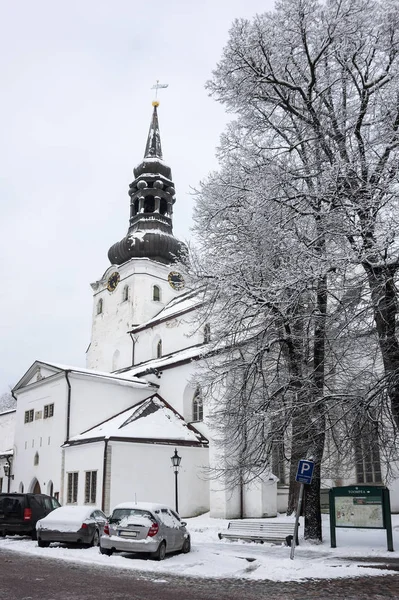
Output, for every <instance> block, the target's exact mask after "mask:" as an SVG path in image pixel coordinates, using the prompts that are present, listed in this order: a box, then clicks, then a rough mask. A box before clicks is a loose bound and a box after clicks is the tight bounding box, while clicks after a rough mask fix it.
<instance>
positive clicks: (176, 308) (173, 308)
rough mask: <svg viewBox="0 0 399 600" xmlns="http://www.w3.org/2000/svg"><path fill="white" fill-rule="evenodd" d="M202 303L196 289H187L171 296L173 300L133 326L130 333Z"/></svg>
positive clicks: (151, 325) (200, 295) (187, 310)
mask: <svg viewBox="0 0 399 600" xmlns="http://www.w3.org/2000/svg"><path fill="white" fill-rule="evenodd" d="M202 303H203V298H202V294H199V293H198V291H197V290H195V291H188V292H186V293H184V294H181V295H180V296H177V297H176V298H173V300H171V301H170V302H168V304H167V305H166V306H164V308H163V309H162V310H161V311H160V312H159V313H157V314H156V315H155V317H152V319H150V320H149V321H146V322H145V323H142V324H140V325H137V326H136V327H133V329H132V330H131V333H136V332H138V331H141V330H142V329H147V328H148V327H153V326H154V325H155V324H157V323H159V322H161V321H167V320H168V319H172V318H174V317H177V316H179V315H181V314H183V313H186V312H190V311H191V310H194V309H196V308H198V307H199V306H201V304H202Z"/></svg>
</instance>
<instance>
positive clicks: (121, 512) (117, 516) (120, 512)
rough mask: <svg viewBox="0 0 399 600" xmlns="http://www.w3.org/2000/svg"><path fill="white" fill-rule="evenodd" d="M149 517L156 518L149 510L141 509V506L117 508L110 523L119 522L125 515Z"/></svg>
mask: <svg viewBox="0 0 399 600" xmlns="http://www.w3.org/2000/svg"><path fill="white" fill-rule="evenodd" d="M132 516H133V517H147V518H149V519H151V521H153V520H154V517H153V516H152V514H151V513H150V512H148V510H140V509H139V508H116V509H115V510H114V512H113V513H112V515H111V517H110V519H109V522H110V523H119V521H121V519H124V518H125V517H132Z"/></svg>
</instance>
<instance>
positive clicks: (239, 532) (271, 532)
mask: <svg viewBox="0 0 399 600" xmlns="http://www.w3.org/2000/svg"><path fill="white" fill-rule="evenodd" d="M218 537H219V539H220V540H221V539H222V538H226V539H230V540H249V541H251V542H260V543H261V544H263V542H274V543H281V542H285V543H286V544H287V546H291V541H292V540H293V538H294V523H273V522H268V521H267V520H262V521H250V520H248V519H244V520H242V521H238V520H237V521H230V522H229V524H228V527H227V530H226V531H221V532H219V533H218ZM296 545H299V540H298V536H297V538H296Z"/></svg>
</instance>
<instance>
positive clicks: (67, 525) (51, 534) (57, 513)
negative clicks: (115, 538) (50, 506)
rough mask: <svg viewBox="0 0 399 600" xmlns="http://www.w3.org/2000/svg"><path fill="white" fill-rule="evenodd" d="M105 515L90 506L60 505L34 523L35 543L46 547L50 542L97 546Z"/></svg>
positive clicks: (105, 518)
mask: <svg viewBox="0 0 399 600" xmlns="http://www.w3.org/2000/svg"><path fill="white" fill-rule="evenodd" d="M106 523H107V517H106V516H105V514H104V513H103V512H102V511H101V510H100V509H98V508H93V507H92V506H77V505H72V506H61V507H60V508H57V509H56V510H54V511H53V512H52V513H51V514H49V515H47V517H44V519H40V521H38V522H37V524H36V531H37V544H38V546H40V548H46V547H47V546H49V545H50V544H51V542H64V543H67V544H68V543H70V544H72V543H75V544H76V543H77V544H86V545H87V546H98V543H99V540H100V536H101V534H102V533H103V531H104V526H105V524H106Z"/></svg>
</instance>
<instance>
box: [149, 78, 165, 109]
mask: <svg viewBox="0 0 399 600" xmlns="http://www.w3.org/2000/svg"><path fill="white" fill-rule="evenodd" d="M168 85H169V84H168V83H159V79H157V82H156V84H155V85H153V86H152V88H151V89H152V90H155V100H154V101H153V102H152V105H153V106H154V107H155V108H156V107H157V106H159V100H157V97H158V90H160V89H162V88H167V87H168Z"/></svg>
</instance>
